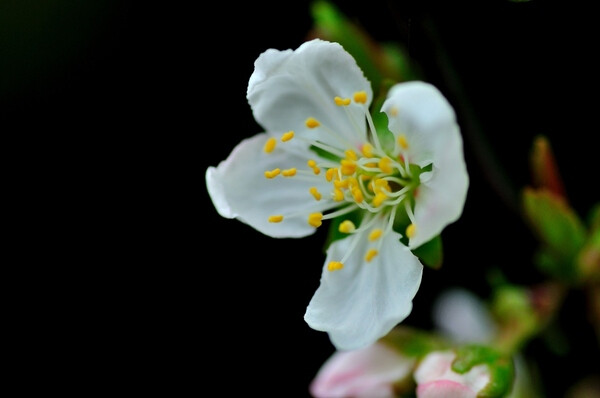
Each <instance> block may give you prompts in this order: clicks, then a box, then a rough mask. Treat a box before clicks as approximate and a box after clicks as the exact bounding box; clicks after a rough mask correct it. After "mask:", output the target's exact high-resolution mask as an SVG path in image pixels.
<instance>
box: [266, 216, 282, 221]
mask: <svg viewBox="0 0 600 398" xmlns="http://www.w3.org/2000/svg"><path fill="white" fill-rule="evenodd" d="M282 221H283V216H282V215H276V216H269V222H282Z"/></svg>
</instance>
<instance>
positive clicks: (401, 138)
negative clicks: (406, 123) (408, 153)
mask: <svg viewBox="0 0 600 398" xmlns="http://www.w3.org/2000/svg"><path fill="white" fill-rule="evenodd" d="M398 145H400V146H401V147H402V149H407V148H408V141H406V136H405V135H404V134H400V135H399V136H398Z"/></svg>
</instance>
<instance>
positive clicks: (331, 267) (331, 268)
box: [327, 261, 344, 272]
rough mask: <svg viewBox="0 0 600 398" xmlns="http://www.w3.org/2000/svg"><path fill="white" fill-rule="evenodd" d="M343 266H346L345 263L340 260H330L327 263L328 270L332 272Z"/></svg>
mask: <svg viewBox="0 0 600 398" xmlns="http://www.w3.org/2000/svg"><path fill="white" fill-rule="evenodd" d="M342 268H344V264H342V263H340V262H339V261H330V262H329V264H327V270H329V271H332V272H333V271H338V270H341V269H342Z"/></svg>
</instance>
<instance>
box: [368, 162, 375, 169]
mask: <svg viewBox="0 0 600 398" xmlns="http://www.w3.org/2000/svg"><path fill="white" fill-rule="evenodd" d="M365 167H371V168H373V167H377V163H373V162H369V163H365Z"/></svg>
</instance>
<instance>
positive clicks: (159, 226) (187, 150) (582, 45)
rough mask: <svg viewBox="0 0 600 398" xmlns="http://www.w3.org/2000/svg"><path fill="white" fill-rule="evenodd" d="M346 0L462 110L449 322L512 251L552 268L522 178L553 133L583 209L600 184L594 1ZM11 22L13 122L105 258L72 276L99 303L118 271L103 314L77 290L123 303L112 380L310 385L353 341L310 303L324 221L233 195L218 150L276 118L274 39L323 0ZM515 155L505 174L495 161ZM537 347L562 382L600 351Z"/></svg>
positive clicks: (578, 306)
mask: <svg viewBox="0 0 600 398" xmlns="http://www.w3.org/2000/svg"><path fill="white" fill-rule="evenodd" d="M336 3H337V4H338V6H339V7H340V8H341V9H342V11H344V12H345V13H346V14H347V15H348V16H349V18H351V19H352V20H354V21H355V22H356V23H357V24H359V25H361V26H362V27H364V28H365V29H366V30H367V31H368V32H369V33H370V34H371V35H372V36H373V37H374V38H375V39H376V40H379V41H397V42H399V43H401V44H402V45H403V46H405V47H406V49H407V51H408V54H409V56H410V59H411V62H413V63H414V65H415V66H417V67H419V68H421V70H422V72H423V77H424V79H426V80H428V81H430V82H431V83H434V84H435V85H437V86H438V87H439V88H440V90H441V91H442V92H443V93H444V94H446V96H447V97H448V99H449V100H450V102H451V103H452V104H453V105H454V107H455V109H456V111H457V115H458V119H459V123H460V124H461V126H462V127H463V135H464V137H465V157H466V161H467V167H468V170H469V174H470V177H471V185H470V188H469V195H468V198H467V203H466V206H465V210H464V214H463V216H462V217H461V219H460V220H459V221H457V222H456V223H454V224H452V225H451V226H449V227H447V228H446V230H445V231H444V234H443V238H444V245H445V263H444V266H443V267H442V269H441V270H437V271H434V270H431V269H426V270H425V272H424V275H423V282H422V285H421V289H420V291H419V292H418V294H417V296H416V297H415V300H414V310H413V313H412V314H411V315H410V316H409V318H407V320H406V321H405V323H406V324H409V325H413V326H417V327H422V328H426V329H429V328H431V327H432V322H431V319H430V318H429V309H430V306H431V305H432V303H433V300H434V299H435V297H436V296H437V294H438V293H439V292H440V291H442V290H443V289H444V288H447V287H452V286H462V287H466V288H468V289H470V290H472V291H473V292H475V293H477V294H478V295H480V296H481V297H482V298H487V297H488V295H489V294H490V291H489V289H488V284H487V279H486V277H487V272H488V271H489V270H490V269H492V268H500V269H502V271H503V273H504V274H505V275H506V276H507V278H508V279H509V280H510V281H512V282H514V283H518V284H530V283H536V282H539V281H541V280H542V276H541V275H540V274H539V273H538V272H536V271H535V270H534V269H533V266H532V265H531V256H532V255H533V251H534V249H535V240H534V238H533V236H532V235H531V234H530V233H529V231H528V230H527V228H526V226H525V225H524V224H523V222H522V221H521V218H520V216H519V214H518V212H517V206H518V190H519V189H520V188H522V187H523V186H525V185H526V184H528V183H529V182H530V175H529V169H528V154H529V151H530V148H531V144H532V140H533V138H534V137H535V136H536V135H538V134H544V135H546V136H548V137H549V138H550V142H551V144H552V146H553V149H554V152H555V155H556V158H557V161H558V163H559V166H560V168H561V173H562V175H563V177H564V179H565V185H566V188H567V192H568V195H569V199H570V201H571V204H572V205H573V207H574V208H575V209H576V210H577V211H578V212H579V214H580V215H582V216H584V215H585V214H586V213H587V211H588V210H589V209H590V208H591V206H592V204H593V203H595V202H596V201H597V200H598V197H599V195H598V193H599V192H598V184H597V178H598V177H597V173H598V166H597V163H596V158H597V152H598V151H597V147H596V146H595V145H593V144H592V141H593V140H595V139H596V137H597V134H598V126H597V125H598V123H597V114H598V111H597V107H598V100H597V92H598V88H599V87H598V86H599V79H598V73H597V71H598V70H599V69H598V61H596V60H595V53H596V52H597V48H598V46H597V37H598V28H597V21H596V17H595V16H594V15H595V14H594V13H593V12H592V11H591V9H589V7H586V6H583V5H581V4H578V3H574V2H547V1H537V0H533V1H530V2H526V3H517V2H509V1H486V2H463V1H458V2H447V3H448V4H445V5H439V4H437V3H434V2H411V1H370V2H367V3H360V4H359V5H350V4H347V2H343V1H338V2H336ZM567 3H568V4H567ZM0 22H1V24H0V115H1V117H2V120H0V121H1V122H2V124H3V127H2V131H4V132H6V133H8V134H7V137H11V139H14V140H16V141H18V145H16V146H15V149H19V150H22V151H23V153H24V154H25V158H26V159H30V161H27V162H24V163H26V167H24V168H23V169H24V170H26V173H27V176H28V178H33V179H34V180H35V181H37V182H38V183H39V184H40V186H43V187H45V188H47V189H45V190H44V191H43V192H42V193H40V194H41V195H42V197H43V198H45V200H46V202H45V204H46V205H47V204H49V203H54V202H56V206H43V208H44V209H45V210H46V211H48V212H53V211H57V209H58V211H59V212H60V213H61V214H62V215H63V217H62V220H63V221H62V224H61V225H62V226H63V227H64V226H66V227H67V231H64V232H61V233H60V234H61V237H64V240H69V241H70V242H73V243H74V244H73V245H65V244H64V240H63V242H62V244H61V245H60V246H59V248H58V249H56V248H55V249H56V251H55V252H53V253H52V255H60V254H61V251H62V250H64V251H68V252H70V253H71V254H72V251H73V250H75V249H73V246H76V248H77V250H79V251H80V252H81V255H80V256H77V257H76V258H73V256H72V255H69V256H67V258H68V259H69V261H72V260H77V261H76V262H77V263H78V266H79V267H80V269H83V270H84V271H83V273H85V269H86V267H90V268H92V267H93V269H94V270H95V272H94V273H95V274H96V271H97V270H98V268H97V267H98V266H99V265H100V266H104V267H106V268H105V270H103V271H100V272H97V277H95V278H83V279H81V278H80V279H76V281H75V283H73V284H69V286H70V287H69V288H72V289H74V290H75V291H76V292H77V294H75V295H73V300H74V301H78V302H79V304H80V305H81V302H82V301H83V302H85V301H86V300H88V299H90V291H92V292H97V293H98V294H97V295H95V297H94V299H93V300H92V301H91V303H90V306H89V308H91V309H90V310H89V311H87V312H86V314H85V315H83V314H81V312H80V311H78V310H73V312H74V313H76V316H75V319H81V320H82V321H83V319H84V318H85V319H87V320H88V321H89V318H90V317H94V315H97V316H98V317H99V318H101V319H102V320H103V321H102V322H98V324H101V325H102V327H101V328H100V330H101V333H100V336H101V338H91V337H90V338H89V339H86V338H83V341H84V342H87V343H86V344H84V347H89V348H84V349H83V354H82V355H81V360H84V361H86V362H87V361H90V360H95V359H100V358H101V359H102V360H103V361H104V360H106V359H107V358H108V362H109V363H110V364H111V365H108V366H112V368H111V369H113V371H103V372H101V374H102V375H103V380H104V381H103V383H97V384H94V386H95V387H94V388H102V386H106V385H110V384H112V382H113V381H128V382H130V383H131V384H138V385H140V386H143V387H144V388H149V389H158V388H164V389H165V391H173V390H179V389H192V391H193V392H194V393H195V392H199V393H200V395H202V392H203V391H205V389H206V388H217V389H218V391H220V392H222V394H221V393H219V394H216V395H215V396H233V395H235V394H242V395H241V396H243V393H245V392H247V393H248V394H249V395H252V396H255V395H258V396H275V397H279V396H286V397H295V396H298V397H306V396H308V393H307V388H308V385H309V383H310V381H311V380H312V378H313V377H314V375H315V373H316V372H317V370H318V368H319V366H320V365H321V364H322V363H323V361H324V360H325V359H326V358H327V357H329V355H331V353H332V352H333V347H332V346H331V344H330V343H329V340H328V338H327V335H326V334H324V333H321V332H316V331H313V330H312V329H310V328H309V327H308V326H307V325H306V324H305V322H304V321H303V314H304V310H305V308H306V305H307V304H308V302H309V300H310V298H311V296H312V294H313V292H314V291H315V289H316V288H317V287H318V282H319V277H320V273H321V267H322V262H323V260H324V256H323V252H322V243H323V239H324V231H321V230H319V231H318V232H317V234H315V235H314V236H311V237H308V238H304V239H300V240H296V239H288V240H274V239H271V238H268V237H265V236H262V235H261V234H259V233H258V232H256V231H254V230H253V229H252V228H250V227H248V226H246V225H244V224H242V223H240V222H238V221H236V220H226V219H223V218H221V217H219V215H218V214H217V213H216V211H215V210H214V207H213V206H212V204H211V202H210V199H209V197H208V195H207V193H206V189H205V183H204V173H205V170H206V168H207V167H208V166H216V165H217V164H218V163H219V162H220V161H221V160H223V159H225V158H226V157H227V155H228V154H229V152H230V151H231V150H232V149H233V147H234V146H235V145H236V144H237V143H238V142H239V141H240V140H241V139H242V138H244V137H248V136H251V135H253V134H255V133H258V132H260V131H261V128H260V126H258V125H257V124H256V122H255V121H254V119H253V118H252V113H251V110H250V108H249V106H248V104H247V101H246V98H245V94H246V87H247V83H248V78H249V77H250V75H251V73H252V71H253V64H254V60H255V59H256V58H257V57H258V55H259V54H260V53H261V52H263V51H264V50H266V49H267V48H277V49H287V48H296V47H298V46H299V45H300V44H301V43H302V42H303V41H304V40H305V39H306V37H307V33H308V31H309V29H310V28H311V24H312V22H311V18H310V12H309V5H308V3H307V2H301V1H299V2H285V3H284V2H280V3H276V4H269V3H267V2H260V1H259V2H244V3H243V4H241V5H238V4H236V3H233V2H226V1H221V2H215V3H214V4H213V3H211V4H210V6H209V5H208V4H207V5H201V4H198V3H193V4H180V3H177V4H176V3H168V2H164V3H160V4H159V3H152V2H133V1H99V2H83V1H79V2H78V1H71V2H69V1H56V2H52V4H50V2H48V3H42V2H35V1H3V2H2V3H0ZM441 51H445V55H443V54H442V52H441ZM444 56H445V57H447V60H446V61H443V62H442V63H440V60H443V57H444ZM450 66H451V67H452V68H453V69H454V74H452V73H450V74H449V72H448V71H449V69H448V68H449V67H450ZM476 131H479V135H477V134H476ZM478 137H479V138H478ZM479 145H486V146H489V147H490V148H491V149H492V153H493V156H494V158H492V157H491V155H489V154H486V155H483V156H481V152H478V150H477V148H478V146H479ZM21 161H23V159H21ZM32 165H35V166H34V167H33V168H32V169H31V172H29V170H30V169H29V168H30V167H31V166H32ZM502 170H503V171H502ZM499 171H501V173H504V175H505V177H506V178H505V180H500V183H498V180H492V179H491V177H490V176H491V175H494V174H495V173H498V172H499ZM498 184H500V186H502V187H504V188H501V189H500V190H498V186H499V185H498ZM40 217H41V219H45V218H46V217H48V218H52V219H54V217H56V214H45V212H44V211H42V212H40ZM40 228H43V229H45V228H48V226H47V225H45V226H41V227H40ZM46 244H47V243H46ZM74 285H75V286H76V287H75V288H74V287H73V286H74ZM100 286H101V287H100ZM92 296H94V295H92ZM567 304H568V310H565V311H564V313H562V314H561V315H560V316H561V317H562V318H561V319H563V318H564V319H563V320H564V321H565V322H566V323H567V324H577V325H584V326H583V327H581V326H578V327H577V329H575V330H571V329H569V328H566V329H567V330H565V331H564V333H565V336H566V338H568V339H581V340H582V341H589V342H592V343H593V341H594V340H593V337H592V334H591V333H592V332H591V329H590V328H589V325H586V323H585V321H583V322H582V319H583V318H584V317H585V313H584V309H583V298H582V297H581V296H580V295H579V294H578V293H574V294H572V295H571V296H569V298H568V300H567ZM72 305H73V304H72V302H71V303H69V304H68V305H67V306H66V309H65V314H66V315H67V316H65V318H71V320H72V319H73V317H69V316H68V315H69V313H70V308H73V307H71V306H72ZM74 315H75V314H74ZM97 331H98V329H96V330H94V328H89V329H87V328H85V329H84V332H83V333H84V334H87V333H90V336H92V335H94V333H95V332H97ZM79 337H80V338H81V336H79ZM90 341H95V343H94V347H91V346H88V345H87V344H89V342H90ZM587 346H589V344H588V345H587ZM98 347H103V348H105V349H106V351H103V348H101V349H97V348H98ZM530 350H531V352H532V355H535V356H536V358H537V359H538V361H539V366H540V368H541V370H542V371H543V372H546V373H544V374H551V373H552V372H553V371H555V370H556V369H560V372H561V373H562V374H563V376H562V377H558V378H556V377H549V376H546V377H545V379H544V381H545V382H546V391H545V394H546V396H548V397H552V396H556V397H559V396H563V395H564V394H565V392H566V389H567V388H568V386H569V385H571V384H572V383H573V382H574V381H575V380H577V379H578V378H579V377H580V376H583V375H585V374H587V373H589V372H590V369H589V368H586V366H585V365H584V364H583V363H582V362H581V358H583V357H585V355H584V354H585V353H586V344H582V345H574V346H573V347H572V350H571V354H570V355H569V356H566V357H564V356H563V357H561V356H558V355H555V354H549V353H547V351H546V350H545V349H544V347H543V344H541V343H533V344H532V346H531V347H530ZM595 350H596V354H597V348H596V349H595ZM107 352H110V355H107V354H106V353H107ZM588 355H589V354H588ZM565 365H566V366H565ZM205 366H206V367H205ZM140 368H141V369H144V370H143V371H140V370H139V369H140ZM114 369H116V370H114ZM150 375H152V376H150ZM90 377H91V379H93V376H90Z"/></svg>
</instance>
